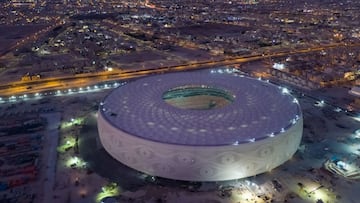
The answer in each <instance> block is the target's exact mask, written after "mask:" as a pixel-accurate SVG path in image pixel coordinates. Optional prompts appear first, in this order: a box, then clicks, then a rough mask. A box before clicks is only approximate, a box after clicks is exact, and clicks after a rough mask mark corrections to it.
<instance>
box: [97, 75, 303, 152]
mask: <svg viewBox="0 0 360 203" xmlns="http://www.w3.org/2000/svg"><path fill="white" fill-rule="evenodd" d="M190 87H191V88H190ZM201 89H204V91H200V90H201ZM179 90H184V91H179ZM174 91H175V92H174ZM179 92H180V94H179ZM169 100H172V102H169ZM181 101H184V102H186V103H187V104H186V105H181ZM178 103H180V104H179V105H180V106H179V105H178ZM207 105H208V107H209V108H205V107H206V106H207ZM217 105H219V106H217ZM212 107H214V108H212ZM100 112H101V114H102V115H103V116H104V118H105V119H106V120H107V121H108V122H109V123H111V124H112V125H113V126H114V127H116V128H118V129H120V130H122V131H124V132H127V133H129V134H132V135H134V136H138V137H141V138H143V139H148V140H152V141H155V142H162V143H169V144H177V145H195V146H197V145H198V146H216V145H217V146H220V145H237V144H241V143H248V142H254V141H257V140H261V139H265V138H269V137H273V136H276V135H277V134H279V133H281V132H284V131H286V130H287V129H288V128H289V127H291V126H292V125H294V124H295V123H296V121H297V120H298V119H299V118H300V116H301V109H300V106H299V104H298V102H297V100H296V99H295V98H294V97H293V96H292V95H290V94H289V92H288V91H287V90H286V89H285V88H281V87H278V86H275V85H273V84H271V83H268V82H265V81H261V80H258V79H254V78H249V77H245V76H242V75H237V74H228V73H226V74H220V73H210V71H197V72H182V73H170V74H164V75H156V76H149V77H146V78H142V79H138V80H136V81H133V82H129V83H127V84H126V85H124V86H121V87H119V88H117V89H115V90H114V91H113V92H112V93H110V94H109V95H108V96H107V97H106V98H105V100H104V101H103V102H102V103H101V107H100Z"/></svg>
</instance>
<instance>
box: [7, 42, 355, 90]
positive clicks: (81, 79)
mask: <svg viewBox="0 0 360 203" xmlns="http://www.w3.org/2000/svg"><path fill="white" fill-rule="evenodd" d="M356 46H360V44H345V43H336V44H329V45H322V46H319V47H311V48H303V49H297V50H291V51H284V52H278V53H271V54H265V53H264V54H256V55H248V56H240V57H232V58H226V59H220V60H209V61H200V62H195V63H189V64H182V65H175V66H168V67H158V68H152V69H146V70H131V71H108V72H99V73H88V74H80V75H73V76H65V77H56V78H47V79H40V80H35V81H20V82H12V83H8V84H3V85H0V95H1V96H12V95H23V94H32V93H37V92H44V91H53V90H59V89H69V88H79V87H86V86H88V85H93V84H97V83H100V82H106V81H114V80H121V79H130V78H135V77H141V76H145V75H149V74H155V73H163V72H175V71H185V70H196V69H201V68H209V67H220V66H226V65H233V64H239V63H245V62H250V61H256V60H262V59H266V58H269V57H271V58H276V57H283V56H288V55H293V54H299V53H310V52H316V51H321V50H325V49H333V48H338V47H356Z"/></svg>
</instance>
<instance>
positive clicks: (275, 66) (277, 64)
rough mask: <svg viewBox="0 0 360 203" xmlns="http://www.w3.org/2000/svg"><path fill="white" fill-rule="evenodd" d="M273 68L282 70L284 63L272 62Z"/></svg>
mask: <svg viewBox="0 0 360 203" xmlns="http://www.w3.org/2000/svg"><path fill="white" fill-rule="evenodd" d="M273 68H274V69H277V70H284V69H285V65H284V64H282V63H274V64H273Z"/></svg>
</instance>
